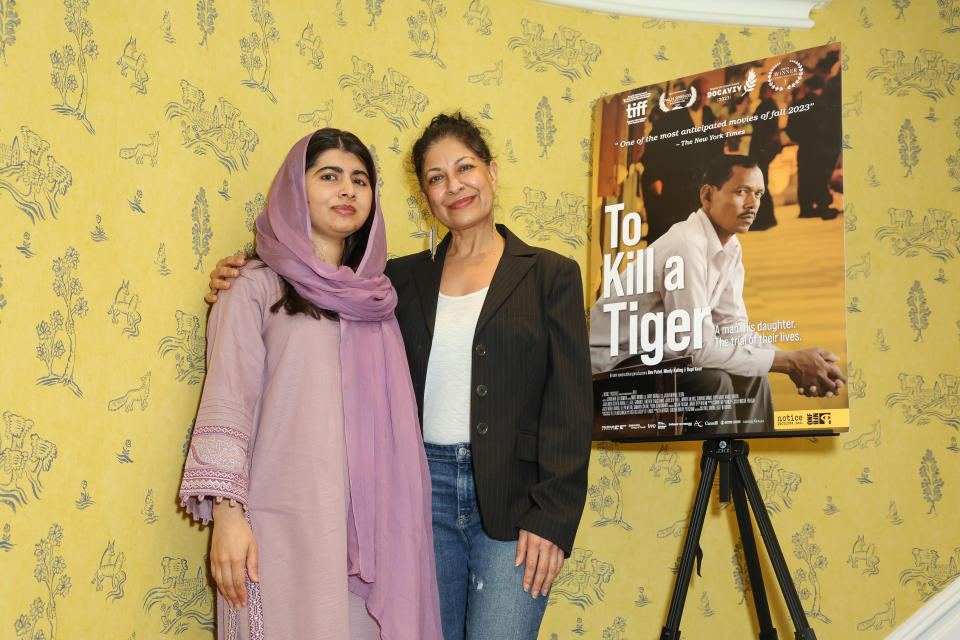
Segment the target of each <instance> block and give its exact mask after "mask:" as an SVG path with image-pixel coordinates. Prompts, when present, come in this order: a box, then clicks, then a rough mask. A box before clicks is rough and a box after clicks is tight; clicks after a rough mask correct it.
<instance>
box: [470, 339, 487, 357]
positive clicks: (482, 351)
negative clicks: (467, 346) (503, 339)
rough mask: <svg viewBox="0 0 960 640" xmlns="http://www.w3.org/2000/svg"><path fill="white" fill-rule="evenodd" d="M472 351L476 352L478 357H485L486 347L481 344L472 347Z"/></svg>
mask: <svg viewBox="0 0 960 640" xmlns="http://www.w3.org/2000/svg"><path fill="white" fill-rule="evenodd" d="M473 350H474V351H476V352H477V355H478V356H485V355H487V345H485V344H483V343H482V342H481V343H480V344H478V345H477V346H476V347H474V349H473Z"/></svg>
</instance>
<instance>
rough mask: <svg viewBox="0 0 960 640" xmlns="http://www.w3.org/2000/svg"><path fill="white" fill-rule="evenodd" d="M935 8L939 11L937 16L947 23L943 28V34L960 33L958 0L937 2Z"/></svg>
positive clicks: (959, 4)
mask: <svg viewBox="0 0 960 640" xmlns="http://www.w3.org/2000/svg"><path fill="white" fill-rule="evenodd" d="M937 7H939V9H940V11H939V12H938V13H937V16H938V17H939V18H940V19H941V20H943V21H944V22H946V23H947V26H946V27H944V28H943V32H944V33H954V32H955V31H960V1H958V0H937Z"/></svg>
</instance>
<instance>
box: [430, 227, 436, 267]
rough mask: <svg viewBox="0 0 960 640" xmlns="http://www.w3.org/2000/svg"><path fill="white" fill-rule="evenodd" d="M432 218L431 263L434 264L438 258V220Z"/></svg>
mask: <svg viewBox="0 0 960 640" xmlns="http://www.w3.org/2000/svg"><path fill="white" fill-rule="evenodd" d="M430 217H431V220H430V261H431V262H433V261H435V260H436V257H437V219H436V217H434V216H430Z"/></svg>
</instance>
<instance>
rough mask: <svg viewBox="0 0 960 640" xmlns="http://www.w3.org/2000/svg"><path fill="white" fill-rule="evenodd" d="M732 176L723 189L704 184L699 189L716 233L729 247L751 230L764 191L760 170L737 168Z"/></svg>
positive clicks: (701, 201)
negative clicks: (736, 237)
mask: <svg viewBox="0 0 960 640" xmlns="http://www.w3.org/2000/svg"><path fill="white" fill-rule="evenodd" d="M731 172H732V173H731V176H730V178H729V179H728V180H727V181H726V182H724V183H723V185H722V186H720V187H716V186H714V185H712V184H705V185H703V186H702V187H701V188H700V203H701V204H702V206H703V211H704V213H706V214H707V217H708V218H710V222H712V223H713V228H714V229H716V231H717V236H718V237H719V238H720V244H727V241H728V240H730V238H732V237H733V235H734V234H736V233H746V232H747V231H749V230H750V225H751V224H753V220H754V218H756V217H757V207H759V206H760V197H761V196H762V195H763V190H764V185H763V174H762V173H761V172H760V169H759V168H757V167H753V168H750V169H747V168H745V167H739V166H734V167H732V169H731Z"/></svg>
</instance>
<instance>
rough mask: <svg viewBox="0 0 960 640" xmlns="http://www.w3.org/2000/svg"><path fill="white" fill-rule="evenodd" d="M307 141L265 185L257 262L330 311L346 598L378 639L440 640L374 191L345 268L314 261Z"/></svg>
mask: <svg viewBox="0 0 960 640" xmlns="http://www.w3.org/2000/svg"><path fill="white" fill-rule="evenodd" d="M334 131H335V130H334ZM312 135H313V134H311V135H308V136H305V137H304V138H302V139H301V140H300V141H299V142H297V143H296V144H295V145H294V146H293V148H292V149H291V150H290V153H288V154H287V158H286V160H285V161H284V163H283V166H282V167H280V170H279V171H278V172H277V176H276V178H274V180H273V184H272V185H271V187H270V195H269V197H268V199H267V206H266V208H265V209H264V210H263V212H262V213H261V214H260V215H259V216H258V217H257V222H256V229H257V254H258V255H259V257H260V259H261V260H263V261H264V262H265V263H266V264H267V265H268V266H269V267H270V268H271V269H273V270H274V271H276V272H277V273H278V274H280V275H281V276H283V278H284V279H285V280H286V281H287V282H289V283H290V284H291V285H292V286H293V288H294V289H296V291H297V293H299V294H300V295H301V296H303V297H304V298H305V299H307V300H309V301H310V302H312V303H314V304H315V305H317V306H318V307H320V308H321V309H328V310H330V311H335V312H337V313H338V314H339V315H340V368H341V386H342V396H343V423H344V424H343V428H344V437H345V441H346V450H347V468H348V475H349V481H350V510H349V512H348V517H347V572H348V575H349V586H350V590H351V591H352V592H354V593H356V594H357V595H360V596H362V597H363V598H364V599H365V600H366V603H367V609H368V610H369V611H370V613H371V615H373V617H374V618H376V620H377V622H378V623H379V624H380V631H381V638H383V640H393V639H394V638H397V639H399V638H411V639H417V640H419V639H425V638H428V639H432V638H437V639H439V638H441V631H440V615H439V599H438V596H437V583H436V573H435V569H434V556H433V534H432V531H431V508H430V471H429V469H428V467H427V461H426V457H425V455H424V452H423V441H422V437H421V434H420V426H419V422H418V419H417V405H416V398H415V396H414V392H413V384H412V383H411V382H410V371H409V369H408V366H407V358H406V353H405V351H404V348H403V339H402V337H401V335H400V328H399V326H398V325H397V320H396V318H395V317H394V315H393V309H394V307H395V306H396V304H397V293H396V291H395V290H394V288H393V286H392V285H391V284H390V281H389V280H388V279H387V277H386V276H385V275H383V268H384V266H386V262H387V249H386V247H387V241H386V230H385V229H384V223H383V213H382V212H381V210H380V192H379V188H377V186H376V184H374V211H373V212H372V213H371V215H372V216H373V224H372V227H371V228H370V237H369V239H368V240H367V248H366V251H365V253H364V255H363V259H362V260H361V262H360V265H359V267H358V268H357V270H356V272H354V271H353V270H352V269H351V268H350V267H346V266H340V267H334V266H332V265H329V264H327V263H325V262H323V261H322V260H320V259H319V258H318V257H317V256H316V255H315V253H314V248H313V241H312V236H311V225H310V210H309V207H308V205H307V196H306V190H305V186H304V172H305V157H306V149H307V144H308V143H309V142H310V138H311V137H312ZM370 178H371V180H374V181H375V176H370ZM332 515H333V514H331V516H332Z"/></svg>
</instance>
